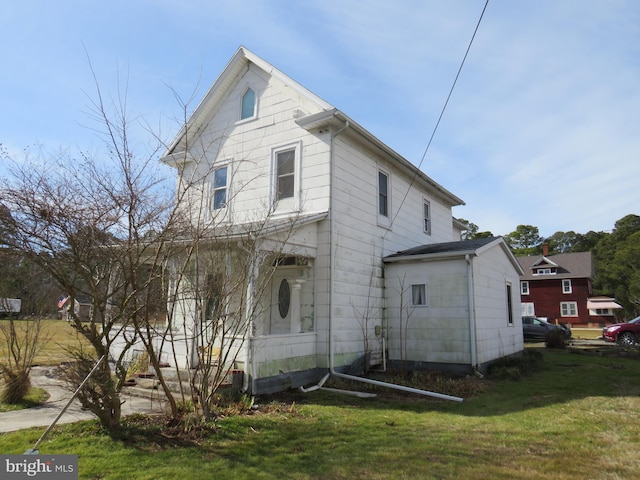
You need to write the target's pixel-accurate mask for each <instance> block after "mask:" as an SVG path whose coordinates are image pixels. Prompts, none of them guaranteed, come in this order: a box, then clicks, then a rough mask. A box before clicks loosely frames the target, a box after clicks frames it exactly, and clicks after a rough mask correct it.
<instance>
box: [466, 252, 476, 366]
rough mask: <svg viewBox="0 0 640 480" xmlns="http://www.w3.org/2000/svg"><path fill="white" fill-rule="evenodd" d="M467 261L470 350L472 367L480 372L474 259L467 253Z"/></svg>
mask: <svg viewBox="0 0 640 480" xmlns="http://www.w3.org/2000/svg"><path fill="white" fill-rule="evenodd" d="M464 259H465V260H466V262H467V290H468V295H469V301H468V304H469V352H470V355H471V368H472V369H473V372H474V373H475V374H478V373H479V372H478V349H477V342H478V339H477V336H476V304H475V294H474V289H473V283H474V282H473V260H472V259H471V257H470V256H469V254H468V253H467V254H466V255H465V256H464Z"/></svg>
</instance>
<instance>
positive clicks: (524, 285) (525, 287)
mask: <svg viewBox="0 0 640 480" xmlns="http://www.w3.org/2000/svg"><path fill="white" fill-rule="evenodd" d="M529 293H530V290H529V281H528V280H523V281H522V282H520V295H529Z"/></svg>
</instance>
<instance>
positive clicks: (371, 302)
mask: <svg viewBox="0 0 640 480" xmlns="http://www.w3.org/2000/svg"><path fill="white" fill-rule="evenodd" d="M162 161H164V162H165V163H167V164H168V165H171V166H173V167H174V168H175V169H176V175H177V196H178V197H179V198H188V200H189V205H188V208H189V209H190V211H191V214H192V216H193V218H194V219H198V221H199V220H200V219H207V218H208V219H214V220H215V221H212V223H211V225H212V228H211V229H210V234H211V237H212V240H211V242H209V243H208V245H209V246H210V247H209V248H210V249H211V250H212V251H213V250H217V251H218V253H216V255H219V258H220V259H223V258H226V259H227V260H226V261H215V262H211V266H210V269H211V271H210V272H209V273H208V274H207V275H206V278H216V276H220V275H222V276H223V278H224V276H225V275H229V274H230V272H229V270H228V269H227V270H226V271H225V270H224V269H223V270H222V271H220V270H216V268H218V269H219V268H220V265H227V267H225V268H232V267H229V266H230V265H233V259H241V258H243V257H244V256H246V255H247V253H246V251H247V250H246V249H245V250H243V244H244V243H243V242H247V241H248V240H249V239H251V240H252V241H254V242H256V245H257V248H256V249H254V250H253V251H252V253H251V255H252V256H253V258H251V259H250V263H251V266H252V267H251V270H250V276H251V277H252V278H251V279H250V281H249V282H248V286H247V291H246V292H245V294H243V298H242V299H241V300H240V299H239V300H238V302H236V305H237V307H238V308H239V309H243V311H244V314H245V316H246V318H245V321H246V323H245V325H246V330H245V331H244V332H242V333H241V332H238V334H242V335H244V338H243V340H244V341H243V342H242V343H241V344H239V346H238V350H237V351H236V352H235V353H234V355H232V357H231V358H233V360H234V361H233V365H232V366H233V367H235V368H238V369H242V370H243V371H244V373H245V381H246V385H245V388H246V389H247V390H248V391H250V392H251V393H269V392H273V391H277V390H282V389H284V388H288V387H295V386H300V385H306V384H309V383H312V382H316V381H318V379H320V378H321V377H322V376H324V375H325V374H326V373H327V372H332V373H338V372H345V371H347V370H348V369H349V368H350V366H351V365H352V364H353V363H354V362H357V361H358V360H359V359H362V358H363V357H366V358H367V359H369V364H370V365H373V366H374V367H377V368H380V367H382V366H383V365H384V364H385V363H386V362H388V361H394V360H398V361H400V360H405V359H407V358H409V357H405V355H404V354H405V353H406V354H407V355H408V356H410V359H411V361H412V365H413V367H415V368H421V367H425V366H435V365H437V366H439V367H446V366H451V367H452V368H453V369H455V370H456V371H467V372H470V371H472V370H473V369H476V368H481V367H482V366H483V365H486V364H487V363H488V362H490V361H492V360H495V359H496V358H499V357H502V356H506V355H510V354H513V353H516V352H519V351H521V350H522V348H523V343H522V326H521V320H520V315H519V312H520V299H519V295H518V291H517V285H518V283H517V282H518V279H519V275H520V274H521V272H520V269H519V266H518V264H517V262H515V261H514V259H513V257H512V255H511V253H510V252H509V250H508V248H505V246H504V242H503V240H502V239H490V240H487V241H486V242H484V241H483V242H481V243H477V244H468V243H467V242H460V234H461V231H462V230H463V229H464V225H463V224H461V223H460V222H458V221H457V220H456V219H455V218H454V217H453V214H452V209H453V207H455V206H459V205H463V201H462V200H461V199H460V198H458V197H457V196H456V195H454V194H453V193H451V192H449V191H448V190H447V189H445V188H444V187H443V186H441V185H440V184H438V183H437V182H435V181H434V180H433V179H431V178H430V177H429V176H427V175H426V174H425V173H424V172H422V171H421V170H419V169H418V168H416V167H415V166H414V165H413V164H412V163H410V162H409V161H408V160H407V159H405V158H403V157H402V156H401V155H399V154H398V153H397V152H395V151H394V150H392V149H391V148H390V147H388V146H387V145H385V144H384V143H383V142H382V141H380V140H379V139H378V138H376V137H375V136H374V135H372V134H371V133H370V132H369V131H367V130H366V129H365V128H363V127H362V126H361V125H359V124H358V123H357V122H356V121H354V120H353V119H351V118H350V117H348V116H347V115H346V114H344V113H343V112H341V111H340V110H338V109H336V108H335V107H333V106H332V105H330V104H328V103H327V102H325V101H324V100H322V99H320V98H319V97H317V96H316V95H314V94H313V93H311V92H309V91H308V90H307V89H305V88H304V87H303V86H301V85H300V84H298V83H296V82H295V81H294V80H292V79H291V78H289V77H288V76H286V75H285V74H283V73H282V72H280V71H279V70H278V69H276V68H275V67H274V66H272V65H270V64H269V63H267V62H266V61H264V60H263V59H261V58H260V57H258V56H256V55H255V54H253V53H252V52H250V51H248V50H247V49H245V48H243V47H241V48H240V49H239V50H238V51H237V52H236V54H235V55H234V56H233V58H232V59H231V61H230V62H229V64H228V65H227V66H226V68H225V69H224V70H223V72H222V73H221V75H220V77H219V78H218V79H217V80H216V81H215V82H214V84H213V85H212V87H211V88H210V90H209V91H208V93H207V94H206V95H205V97H204V99H203V100H202V101H201V103H200V104H199V105H198V107H197V108H196V109H195V111H194V112H193V114H192V115H191V117H190V118H189V120H188V122H187V124H186V126H185V127H184V128H183V130H182V131H181V132H179V134H178V135H177V137H176V138H175V139H174V141H173V142H172V143H171V145H170V146H169V148H168V150H167V151H166V152H165V154H164V156H163V158H162ZM194 184H197V185H198V186H199V187H200V188H199V189H196V190H195V191H196V193H193V194H189V195H186V196H184V195H182V193H184V192H183V190H184V189H185V188H186V187H185V185H194ZM252 225H254V226H255V225H259V228H255V227H252ZM285 233H286V234H285ZM234 235H235V237H234ZM230 239H233V241H230ZM434 245H445V247H444V250H448V252H444V251H443V252H434V251H431V250H430V249H429V246H434ZM416 247H421V248H424V251H422V253H417V252H414V253H408V251H409V249H413V248H416ZM435 248H437V247H435ZM399 252H404V253H399ZM445 253H446V255H445ZM225 255H226V256H225ZM225 262H226V263H225ZM400 278H405V279H407V281H408V282H411V283H410V284H409V283H407V284H406V286H407V287H408V288H409V290H408V291H413V290H412V289H413V288H414V285H415V286H416V294H415V295H416V296H414V297H406V295H408V294H407V292H408V291H405V290H403V289H402V287H400V288H399V287H398V285H397V281H398V279H400ZM390 279H392V281H390ZM262 282H264V283H262ZM261 284H264V285H265V288H264V289H263V290H260V289H259V288H257V287H256V286H257V285H261ZM421 286H422V287H424V288H421ZM514 286H515V287H514ZM214 290H215V289H212V291H214ZM405 297H406V299H407V301H409V302H414V304H412V305H411V307H412V308H410V309H409V310H406V311H404V310H403V309H402V308H399V307H398V306H399V305H400V304H401V303H402V301H401V299H403V298H405ZM176 302H177V303H178V304H179V305H177V307H176V306H175V305H174V307H176V308H175V311H176V315H175V317H174V318H173V320H172V321H173V322H175V324H176V325H185V324H189V322H193V321H194V319H198V318H199V317H201V316H202V315H204V313H203V312H204V310H207V309H206V308H200V309H199V307H198V306H197V305H196V303H194V302H193V301H191V300H189V299H188V298H186V296H185V297H183V298H177V300H176ZM415 302H418V303H415ZM205 303H207V304H208V305H212V307H211V308H208V309H209V310H210V309H215V305H216V302H215V301H213V300H212V301H209V302H205ZM404 305H407V304H404ZM249 306H250V307H249ZM407 312H409V315H410V316H411V317H412V318H414V319H416V320H417V319H418V318H420V321H416V322H413V323H412V324H411V329H412V330H411V335H412V336H414V334H415V336H414V338H413V339H412V342H411V345H408V344H405V342H404V340H403V339H402V332H401V330H402V326H403V324H404V320H403V319H405V320H406V315H407ZM443 327H444V330H445V331H447V332H449V333H450V334H451V335H450V336H449V337H447V336H443ZM196 330H197V329H193V331H192V332H191V333H190V334H189V335H185V337H184V339H183V340H184V341H183V342H182V347H180V345H178V346H177V347H176V346H175V345H174V347H176V348H178V352H179V355H178V357H177V359H178V362H179V363H181V364H182V365H181V366H193V364H194V362H197V358H194V356H193V352H194V351H195V349H194V348H193V347H192V348H189V345H188V342H189V338H193V336H194V335H195V334H197V333H198V332H196ZM438 337H439V340H438V341H436V338H438ZM427 338H428V339H430V340H428V341H427V340H426V339H427ZM421 339H423V340H421ZM421 342H422V344H421ZM223 343H224V342H221V343H220V344H221V345H223ZM180 348H182V351H180ZM434 349H435V350H434ZM436 351H437V352H436ZM180 352H182V353H180ZM434 352H436V353H434Z"/></svg>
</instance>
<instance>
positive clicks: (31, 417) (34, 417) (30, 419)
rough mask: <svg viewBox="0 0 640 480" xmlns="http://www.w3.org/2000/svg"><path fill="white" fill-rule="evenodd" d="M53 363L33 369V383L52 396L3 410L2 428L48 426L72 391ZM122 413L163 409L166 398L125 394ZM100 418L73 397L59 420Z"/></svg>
mask: <svg viewBox="0 0 640 480" xmlns="http://www.w3.org/2000/svg"><path fill="white" fill-rule="evenodd" d="M52 372H53V368H52V367H34V368H32V369H31V384H32V385H33V386H34V387H40V388H44V389H45V390H46V391H47V392H48V393H49V399H48V400H47V401H46V402H45V403H44V404H43V405H41V406H39V407H34V408H28V409H25V410H17V411H13V412H4V413H0V432H13V431H15V430H22V429H23V428H30V427H43V431H44V428H46V427H48V426H49V425H50V424H51V422H53V421H54V420H55V418H56V417H57V416H58V414H59V413H60V411H61V410H62V409H63V408H64V406H65V405H66V404H67V402H68V401H69V399H70V398H71V395H72V394H73V393H72V392H71V391H69V390H68V389H67V387H66V385H65V383H64V382H63V381H62V380H59V379H57V378H54V376H53V375H52ZM122 400H123V401H124V404H123V405H122V415H123V416H124V415H130V414H132V413H162V412H163V411H164V410H163V407H164V405H163V404H164V402H162V401H159V400H157V399H154V400H151V399H148V398H140V397H136V396H133V395H127V394H123V395H122ZM92 418H97V417H96V416H95V415H93V414H92V413H91V412H87V411H84V410H82V408H81V406H80V402H78V401H77V400H74V402H73V403H72V404H71V405H70V406H69V408H68V409H67V411H66V412H65V413H64V415H62V417H60V419H59V420H58V423H73V422H79V421H81V420H90V419H92Z"/></svg>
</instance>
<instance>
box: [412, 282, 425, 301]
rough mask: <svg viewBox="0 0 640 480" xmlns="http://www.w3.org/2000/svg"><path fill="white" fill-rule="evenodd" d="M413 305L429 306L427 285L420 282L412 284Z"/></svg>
mask: <svg viewBox="0 0 640 480" xmlns="http://www.w3.org/2000/svg"><path fill="white" fill-rule="evenodd" d="M411 305H412V306H414V307H426V306H427V285H426V284H424V283H419V284H416V285H411Z"/></svg>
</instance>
